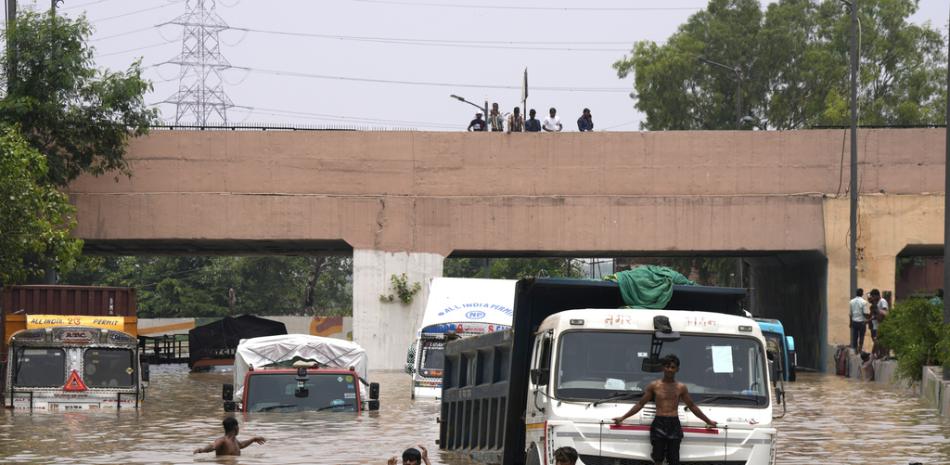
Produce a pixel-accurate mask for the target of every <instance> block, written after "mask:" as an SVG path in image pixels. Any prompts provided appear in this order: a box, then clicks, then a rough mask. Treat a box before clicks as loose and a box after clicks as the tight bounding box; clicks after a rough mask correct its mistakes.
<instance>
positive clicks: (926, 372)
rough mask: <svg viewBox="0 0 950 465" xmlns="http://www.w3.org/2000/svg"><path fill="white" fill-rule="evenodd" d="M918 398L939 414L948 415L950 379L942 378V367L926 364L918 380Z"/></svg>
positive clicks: (949, 414) (949, 409)
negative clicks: (919, 380)
mask: <svg viewBox="0 0 950 465" xmlns="http://www.w3.org/2000/svg"><path fill="white" fill-rule="evenodd" d="M920 398H921V399H922V400H923V401H924V403H926V404H927V405H928V406H929V407H931V408H934V409H936V410H937V413H938V414H939V415H940V416H944V417H946V416H950V381H945V380H944V379H943V368H941V367H938V366H926V367H924V368H923V376H922V378H921V382H920Z"/></svg>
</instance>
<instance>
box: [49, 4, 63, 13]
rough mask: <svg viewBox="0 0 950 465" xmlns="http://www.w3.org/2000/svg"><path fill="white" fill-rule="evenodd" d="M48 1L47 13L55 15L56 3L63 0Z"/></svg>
mask: <svg viewBox="0 0 950 465" xmlns="http://www.w3.org/2000/svg"><path fill="white" fill-rule="evenodd" d="M49 3H50V4H49V14H50V15H52V16H56V4H58V3H63V0H50V2H49Z"/></svg>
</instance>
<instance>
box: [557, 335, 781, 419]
mask: <svg viewBox="0 0 950 465" xmlns="http://www.w3.org/2000/svg"><path fill="white" fill-rule="evenodd" d="M650 341H651V334H650V333H629V332H608V331H570V332H566V333H564V334H563V335H562V336H561V339H560V345H559V350H558V363H557V378H556V384H555V387H556V392H555V395H556V396H557V397H558V398H561V399H565V400H568V399H570V400H601V399H606V398H608V397H622V398H624V399H628V400H627V401H633V402H635V401H637V400H638V399H639V396H638V394H642V393H643V390H644V389H645V388H646V386H647V385H648V384H649V383H650V382H651V381H653V380H656V379H660V378H662V376H663V375H662V373H652V372H644V371H643V370H642V364H643V360H644V359H647V358H648V357H649V353H650ZM667 354H674V355H676V356H677V357H679V359H680V370H679V373H677V375H676V379H677V381H680V382H682V383H684V384H685V385H686V387H687V389H689V393H690V396H691V397H692V398H693V400H694V401H695V402H696V403H708V404H714V405H735V406H745V407H765V406H766V405H768V402H769V400H768V390H767V388H768V386H767V385H766V382H765V374H764V370H763V366H764V364H765V356H764V354H763V352H762V346H761V344H760V343H759V342H758V341H757V340H755V339H753V338H750V337H735V336H731V337H730V336H719V335H708V334H703V335H693V334H682V337H681V338H680V339H679V340H676V341H666V342H664V343H663V346H662V350H661V354H660V356H661V357H662V356H665V355H667Z"/></svg>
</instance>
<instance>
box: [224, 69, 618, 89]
mask: <svg viewBox="0 0 950 465" xmlns="http://www.w3.org/2000/svg"><path fill="white" fill-rule="evenodd" d="M228 67H230V68H233V69H240V70H244V71H248V72H252V73H260V74H271V75H276V76H289V77H299V78H308V79H328V80H337V81H352V82H368V83H373V84H397V85H409V86H432V87H464V88H475V89H504V90H508V89H511V90H520V89H521V86H520V85H497V84H495V85H493V84H471V83H457V82H432V81H403V80H396V79H374V78H362V77H353V76H334V75H329V74H314V73H303V72H298V71H283V70H275V69H265V68H254V67H250V66H234V65H229V66H228ZM531 90H540V91H551V92H607V93H612V92H626V93H629V92H630V89H629V88H626V87H583V86H533V87H531Z"/></svg>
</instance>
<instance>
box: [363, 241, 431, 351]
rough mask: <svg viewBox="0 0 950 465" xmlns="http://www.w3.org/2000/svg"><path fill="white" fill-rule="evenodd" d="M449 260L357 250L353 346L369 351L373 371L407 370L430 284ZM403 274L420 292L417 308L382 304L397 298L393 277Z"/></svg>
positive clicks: (399, 303)
mask: <svg viewBox="0 0 950 465" xmlns="http://www.w3.org/2000/svg"><path fill="white" fill-rule="evenodd" d="M444 259H445V257H443V256H441V255H439V254H432V253H407V252H396V253H390V252H382V251H378V250H366V249H354V250H353V340H354V341H356V342H357V343H358V344H360V345H361V346H363V348H364V349H366V352H367V353H368V355H369V367H370V368H371V369H382V370H401V369H402V368H403V367H404V366H405V363H406V351H407V349H408V348H409V344H411V343H412V339H413V338H414V337H415V334H416V330H417V329H419V325H420V324H421V323H422V314H423V311H424V310H425V304H426V300H427V297H428V290H429V289H428V281H429V278H432V277H438V276H442V262H443V260H444ZM403 273H405V274H406V277H407V282H408V284H409V286H410V287H411V286H412V285H413V284H415V283H419V284H420V286H421V289H420V291H419V292H418V293H417V294H416V295H415V296H414V297H413V299H412V302H411V303H409V304H408V305H407V304H403V303H402V302H400V301H399V298H398V297H397V298H396V300H395V301H393V302H383V301H382V300H380V296H381V295H389V294H394V295H395V291H394V290H393V289H392V286H391V285H392V276H393V275H395V276H401V275H402V274H403Z"/></svg>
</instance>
